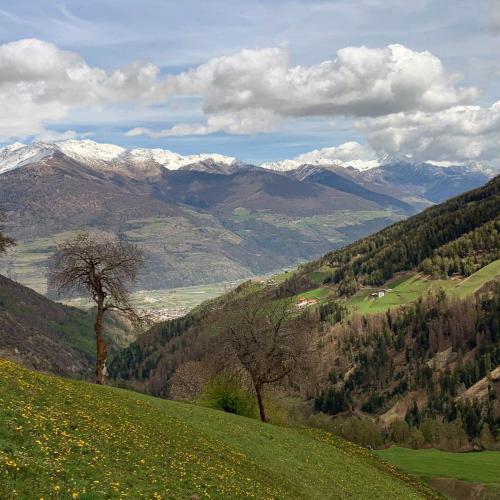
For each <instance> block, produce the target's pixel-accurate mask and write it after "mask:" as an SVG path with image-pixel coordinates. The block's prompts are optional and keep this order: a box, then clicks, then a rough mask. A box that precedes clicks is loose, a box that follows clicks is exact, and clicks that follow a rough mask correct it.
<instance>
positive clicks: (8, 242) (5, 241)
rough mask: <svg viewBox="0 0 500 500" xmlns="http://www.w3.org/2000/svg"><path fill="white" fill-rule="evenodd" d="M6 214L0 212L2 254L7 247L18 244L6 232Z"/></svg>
mask: <svg viewBox="0 0 500 500" xmlns="http://www.w3.org/2000/svg"><path fill="white" fill-rule="evenodd" d="M4 222H5V215H4V214H3V213H2V212H0V254H1V253H5V252H6V250H7V248H8V247H10V246H13V245H15V244H16V241H15V240H13V239H12V238H9V237H8V236H6V235H5V234H4V232H3V231H4Z"/></svg>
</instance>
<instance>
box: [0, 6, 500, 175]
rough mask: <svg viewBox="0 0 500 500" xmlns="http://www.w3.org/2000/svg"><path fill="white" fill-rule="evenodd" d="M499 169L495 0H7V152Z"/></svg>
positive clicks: (0, 96) (1, 76)
mask: <svg viewBox="0 0 500 500" xmlns="http://www.w3.org/2000/svg"><path fill="white" fill-rule="evenodd" d="M71 138H75V139H81V138H82V139H83V138H86V139H92V140H95V141H98V142H110V143H114V144H119V145H121V146H124V147H129V148H132V147H160V148H165V149H170V150H173V151H177V152H179V153H181V154H194V153H202V152H217V153H221V154H227V155H231V156H236V157H238V158H241V159H243V160H246V161H249V162H253V163H261V162H264V161H272V160H279V159H285V158H296V157H298V156H300V155H304V154H307V155H309V157H320V156H323V157H331V158H332V159H336V158H338V159H354V158H353V157H356V158H359V159H364V160H369V159H371V158H375V157H377V156H379V155H382V154H386V153H389V154H392V155H396V156H407V157H412V158H414V159H416V160H434V161H441V162H457V163H458V162H468V161H477V162H481V163H486V164H491V165H495V166H498V165H500V0H435V1H432V0H413V1H412V2H409V1H408V0H359V1H355V0H329V1H326V0H308V1H305V0H302V1H299V0H295V1H291V0H273V1H272V2H271V1H269V0H245V1H244V0H210V1H200V0H184V1H183V2H178V1H175V2H174V1H170V0H142V1H141V2H137V1H130V0H100V1H98V0H85V1H82V0H78V1H77V0H65V1H63V0H50V1H48V0H18V1H16V2H12V1H10V0H9V1H6V0H0V145H2V144H3V145H5V144H8V143H11V142H14V141H23V142H30V141H37V140H41V141H57V140H64V139H71Z"/></svg>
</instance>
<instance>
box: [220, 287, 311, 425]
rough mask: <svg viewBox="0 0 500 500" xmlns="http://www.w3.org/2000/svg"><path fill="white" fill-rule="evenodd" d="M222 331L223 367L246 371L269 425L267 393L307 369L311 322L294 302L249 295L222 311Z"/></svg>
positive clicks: (221, 359) (264, 418)
mask: <svg viewBox="0 0 500 500" xmlns="http://www.w3.org/2000/svg"><path fill="white" fill-rule="evenodd" d="M218 328H219V335H218V336H217V338H216V339H215V344H216V345H217V346H218V348H217V349H218V353H217V356H218V362H219V363H220V366H221V367H222V368H226V369H229V370H233V371H234V370H235V369H236V370H242V371H243V372H244V374H245V375H247V376H248V377H249V378H250V380H251V383H252V386H253V389H254V390H255V394H256V397H257V402H258V405H259V413H260V418H261V420H262V421H263V422H267V415H266V410H265V407H264V400H263V390H264V388H265V386H267V385H269V384H274V383H276V382H279V381H280V380H282V379H284V378H285V377H287V376H290V375H292V374H294V373H297V371H298V370H300V369H301V368H303V367H304V365H305V363H306V361H307V358H308V356H309V348H308V332H309V331H310V328H311V325H310V322H309V321H308V319H307V317H306V316H305V315H303V314H299V313H298V311H297V309H296V305H295V301H294V300H292V299H287V300H279V301H270V300H269V299H268V298H267V297H264V296H262V295H256V294H247V295H246V296H245V297H243V298H240V299H238V300H235V301H233V302H231V303H230V304H228V305H227V306H226V307H224V308H222V309H221V310H220V320H219V321H218Z"/></svg>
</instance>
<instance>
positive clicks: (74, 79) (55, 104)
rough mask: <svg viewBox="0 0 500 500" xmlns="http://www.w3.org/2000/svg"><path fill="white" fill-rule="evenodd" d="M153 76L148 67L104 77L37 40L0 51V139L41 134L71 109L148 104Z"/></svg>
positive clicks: (137, 65) (153, 70)
mask: <svg viewBox="0 0 500 500" xmlns="http://www.w3.org/2000/svg"><path fill="white" fill-rule="evenodd" d="M157 73H158V69H157V68H156V67H155V66H154V65H152V64H148V63H146V64H140V63H133V64H131V65H128V66H125V67H123V68H119V69H117V70H115V71H112V72H106V71H104V70H103V69H100V68H93V67H91V66H89V65H88V64H87V63H86V62H85V61H84V60H83V59H82V58H81V57H80V56H79V55H78V54H76V53H73V52H67V51H63V50H60V49H59V48H58V47H57V46H55V45H53V44H51V43H47V42H44V41H42V40H37V39H25V40H19V41H16V42H11V43H6V44H4V45H0V116H2V120H1V122H0V138H4V139H6V138H10V137H20V136H21V137H22V136H27V135H36V134H40V133H42V132H43V131H44V128H45V125H46V124H47V123H49V122H55V121H58V120H60V119H62V118H64V117H65V116H66V115H67V113H68V112H69V111H70V110H72V109H75V108H84V107H93V106H95V107H99V106H100V107H103V106H106V105H109V104H112V103H116V102H123V101H129V100H136V101H143V102H152V101H154V100H155V98H154V97H153V95H154V94H155V92H156V83H157Z"/></svg>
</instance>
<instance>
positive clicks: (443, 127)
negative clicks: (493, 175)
mask: <svg viewBox="0 0 500 500" xmlns="http://www.w3.org/2000/svg"><path fill="white" fill-rule="evenodd" d="M357 127H358V129H359V130H361V131H363V132H364V133H365V135H366V137H367V140H368V142H369V144H370V145H371V146H372V147H373V148H374V149H376V150H379V151H387V152H393V153H403V154H410V155H412V156H413V157H414V158H415V159H420V160H431V159H432V160H449V159H457V160H482V161H491V162H493V163H498V164H500V101H498V102H496V103H494V104H493V105H492V106H490V107H489V108H482V107H480V106H454V107H451V108H449V109H446V110H443V111H439V112H435V113H430V112H423V111H418V112H411V113H407V112H402V113H395V114H391V115H388V116H384V117H378V118H372V119H365V120H362V121H360V122H358V123H357Z"/></svg>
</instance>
